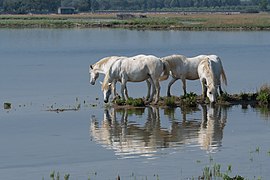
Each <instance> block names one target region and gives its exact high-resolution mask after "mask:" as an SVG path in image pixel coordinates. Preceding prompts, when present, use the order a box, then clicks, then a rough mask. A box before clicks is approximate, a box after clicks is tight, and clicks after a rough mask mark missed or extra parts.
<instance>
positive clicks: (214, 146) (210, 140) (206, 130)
mask: <svg viewBox="0 0 270 180" xmlns="http://www.w3.org/2000/svg"><path fill="white" fill-rule="evenodd" d="M202 111H203V113H202V123H201V128H200V131H199V138H198V139H199V144H200V145H201V148H202V149H204V150H206V151H208V152H215V151H217V150H218V148H219V147H220V146H221V145H222V138H223V129H224V127H225V125H226V121H227V110H226V109H225V108H222V107H220V106H214V107H209V108H208V110H207V107H206V106H202Z"/></svg>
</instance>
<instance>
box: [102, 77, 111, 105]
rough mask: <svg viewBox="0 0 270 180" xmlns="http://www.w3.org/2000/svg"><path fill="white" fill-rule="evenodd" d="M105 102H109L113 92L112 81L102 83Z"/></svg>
mask: <svg viewBox="0 0 270 180" xmlns="http://www.w3.org/2000/svg"><path fill="white" fill-rule="evenodd" d="M101 90H102V92H103V97H104V102H105V103H107V102H109V97H110V95H111V94H112V83H106V82H105V81H104V82H103V83H102V88H101Z"/></svg>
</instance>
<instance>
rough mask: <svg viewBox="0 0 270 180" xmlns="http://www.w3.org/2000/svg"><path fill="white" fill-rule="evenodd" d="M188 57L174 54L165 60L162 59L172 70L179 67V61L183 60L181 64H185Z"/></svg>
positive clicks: (164, 58)
mask: <svg viewBox="0 0 270 180" xmlns="http://www.w3.org/2000/svg"><path fill="white" fill-rule="evenodd" d="M186 59H187V58H186V56H184V55H176V54H173V55H170V56H165V57H163V58H161V60H162V61H166V62H168V64H169V66H170V68H171V67H176V66H178V65H179V60H181V62H183V63H184V62H185V61H186Z"/></svg>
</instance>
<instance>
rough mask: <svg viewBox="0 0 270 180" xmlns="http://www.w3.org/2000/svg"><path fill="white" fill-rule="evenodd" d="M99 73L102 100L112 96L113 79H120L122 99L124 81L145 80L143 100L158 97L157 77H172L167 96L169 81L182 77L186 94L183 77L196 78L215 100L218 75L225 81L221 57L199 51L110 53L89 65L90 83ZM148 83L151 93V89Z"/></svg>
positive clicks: (125, 97) (159, 78) (148, 100)
mask: <svg viewBox="0 0 270 180" xmlns="http://www.w3.org/2000/svg"><path fill="white" fill-rule="evenodd" d="M99 73H102V74H105V78H104V80H103V83H102V91H103V95H104V102H105V103H107V102H108V101H109V97H110V95H111V94H112V91H113V95H114V97H116V95H117V93H116V88H115V84H116V82H120V83H121V95H122V99H124V100H127V99H128V91H127V86H126V84H127V82H142V81H146V82H147V87H148V91H147V96H146V100H147V101H146V104H149V103H151V102H152V101H154V103H155V104H156V103H157V102H158V100H159V94H160V84H159V82H160V81H164V80H167V79H168V78H169V76H171V77H172V79H171V81H170V82H169V84H168V89H167V96H171V93H170V89H171V86H172V84H173V83H174V82H175V81H177V80H178V79H181V80H182V83H183V91H184V94H186V79H187V80H197V79H200V82H201V86H202V95H203V98H204V99H205V98H206V97H208V98H209V100H210V102H211V103H213V102H216V99H217V96H218V89H219V94H222V93H223V91H222V88H221V81H220V80H221V79H222V80H223V82H224V84H225V85H227V79H226V75H225V71H224V69H223V66H222V62H221V59H220V58H219V57H218V56H217V55H199V56H196V57H192V58H188V57H186V56H183V55H170V56H166V57H163V58H159V57H156V56H153V55H137V56H133V57H125V56H111V57H105V58H103V59H101V60H99V61H98V62H96V63H95V64H92V65H90V66H89V74H90V83H91V84H92V85H94V84H95V81H96V79H97V78H98V77H99ZM151 87H152V93H151V92H150V91H151Z"/></svg>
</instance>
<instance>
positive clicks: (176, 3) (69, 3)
mask: <svg viewBox="0 0 270 180" xmlns="http://www.w3.org/2000/svg"><path fill="white" fill-rule="evenodd" d="M268 4H269V0H245V1H243V0H222V1H217V0H207V1H202V0H147V1H146V0H128V1H119V0H110V1H108V0H54V1H51V0H35V1H33V0H0V12H1V11H2V12H5V13H17V14H27V13H56V12H57V8H58V7H60V6H64V7H74V8H75V9H76V11H77V12H95V11H117V10H118V11H121V10H122V11H164V10H166V11H168V10H169V11H179V10H181V9H183V8H185V9H190V10H193V11H194V10H196V9H199V10H200V11H202V10H204V11H211V10H214V11H232V10H237V9H239V7H240V8H241V7H242V8H243V7H244V8H245V9H247V8H253V9H256V11H258V10H263V11H266V10H268Z"/></svg>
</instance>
